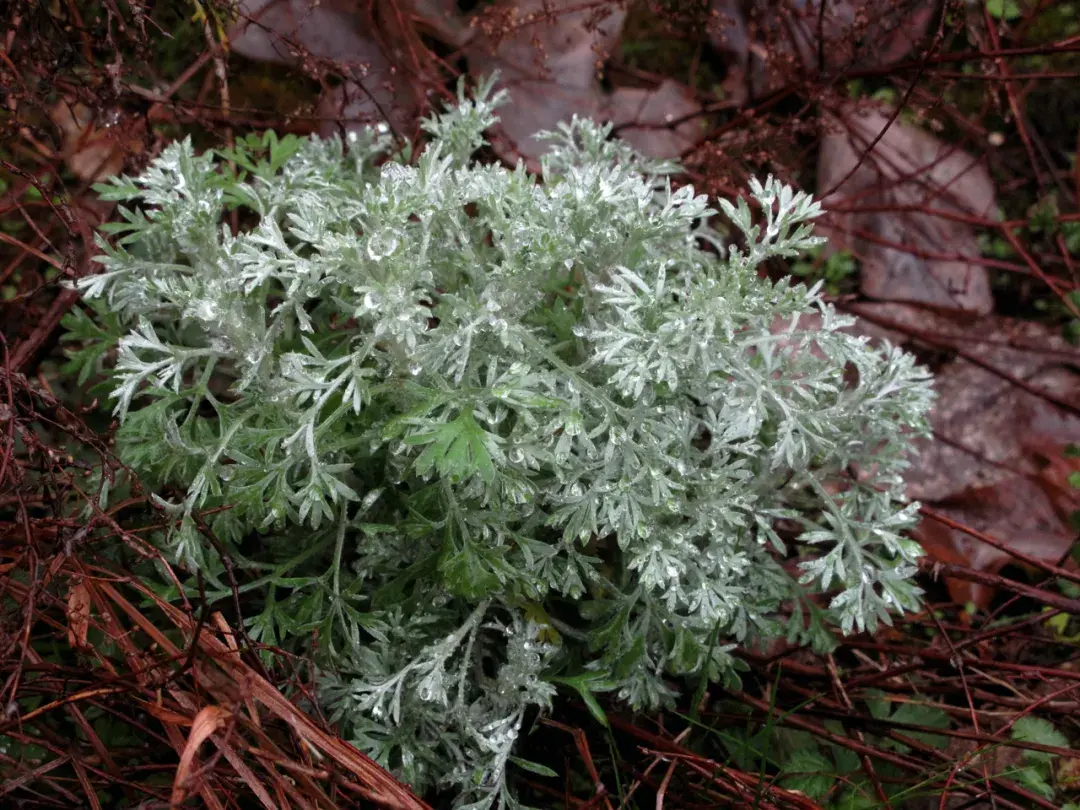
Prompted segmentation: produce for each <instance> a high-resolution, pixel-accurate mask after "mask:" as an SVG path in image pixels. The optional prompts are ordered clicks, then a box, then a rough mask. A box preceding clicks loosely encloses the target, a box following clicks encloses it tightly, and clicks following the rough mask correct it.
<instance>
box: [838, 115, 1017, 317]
mask: <svg viewBox="0 0 1080 810" xmlns="http://www.w3.org/2000/svg"><path fill="white" fill-rule="evenodd" d="M825 124H826V127H827V131H826V132H825V134H824V135H823V137H822V142H821V150H820V152H819V155H818V195H819V197H820V198H821V202H822V206H823V207H824V208H825V210H826V211H827V212H828V216H827V217H826V218H825V219H824V220H823V221H822V225H821V226H820V227H819V228H818V232H819V233H820V234H821V235H822V236H826V237H828V238H829V247H828V249H829V250H830V251H838V250H843V249H849V250H851V251H852V252H853V253H854V254H855V255H856V256H857V257H858V258H859V259H860V262H861V263H860V282H861V287H862V292H863V293H864V294H865V295H866V296H868V297H870V298H876V299H880V300H886V301H909V302H916V303H921V304H926V305H929V306H933V307H938V308H941V309H956V310H963V311H967V312H974V313H977V314H986V313H989V312H990V311H991V310H992V309H993V305H994V302H993V298H992V296H991V292H990V281H989V278H988V276H987V273H986V269H985V268H984V267H982V266H981V265H979V264H976V263H974V262H972V261H970V260H968V258H967V257H977V256H978V255H979V247H978V244H977V242H976V238H975V232H974V230H973V229H972V227H971V226H969V225H967V224H965V223H963V222H959V221H956V220H955V219H947V218H945V217H942V216H940V215H937V214H936V213H934V212H935V211H941V212H945V213H947V214H949V213H954V214H966V215H972V216H977V217H988V218H992V217H994V216H996V210H997V205H996V195H995V190H994V184H993V182H992V181H991V179H990V175H989V173H988V172H987V170H986V168H985V167H984V166H983V165H982V164H981V163H980V162H979V161H978V160H976V159H975V158H973V157H972V156H971V155H968V154H967V153H966V152H963V151H961V150H960V149H958V148H956V147H953V146H949V145H947V144H945V143H943V142H942V141H939V140H938V139H937V138H935V137H934V136H933V135H930V134H929V133H927V132H924V131H922V130H921V129H918V128H917V127H914V126H911V125H909V124H905V123H902V122H900V121H899V120H896V121H893V122H892V123H891V124H890V114H889V112H888V111H884V110H876V109H865V108H856V107H855V106H853V105H852V106H848V107H847V108H846V109H844V110H843V111H842V112H841V113H840V114H839V116H838V117H828V118H827V119H826V121H825ZM882 133H884V134H883V135H882ZM879 136H881V137H880V140H877V139H878V138H879ZM875 140H876V143H875ZM871 144H874V146H873V149H870V146H871ZM867 150H869V154H866V153H867ZM890 209H893V210H890ZM919 209H926V210H927V211H929V213H926V212H924V211H921V210H919Z"/></svg>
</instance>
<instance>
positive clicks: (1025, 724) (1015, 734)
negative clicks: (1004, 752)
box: [1011, 715, 1070, 762]
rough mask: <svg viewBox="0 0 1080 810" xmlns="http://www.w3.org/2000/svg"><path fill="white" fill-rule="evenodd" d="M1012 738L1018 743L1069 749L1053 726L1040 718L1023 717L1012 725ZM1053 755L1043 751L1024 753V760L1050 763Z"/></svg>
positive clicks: (1065, 739)
mask: <svg viewBox="0 0 1080 810" xmlns="http://www.w3.org/2000/svg"><path fill="white" fill-rule="evenodd" d="M1011 734H1012V738H1013V739H1014V740H1019V741H1020V742H1031V743H1038V744H1039V745H1052V746H1054V747H1055V748H1069V747H1070V746H1069V740H1068V738H1067V737H1066V736H1065V735H1064V734H1062V733H1061V732H1060V731H1058V730H1057V729H1056V728H1055V727H1054V724H1053V723H1051V722H1050V721H1049V720H1046V719H1045V718H1042V717H1034V716H1032V715H1025V716H1023V717H1021V718H1020V719H1019V720H1017V721H1016V722H1015V723H1013V727H1012V731H1011ZM1054 756H1055V755H1054V754H1049V753H1046V752H1043V751H1024V758H1025V759H1028V760H1030V761H1032V762H1050V761H1051V760H1052V759H1053V758H1054Z"/></svg>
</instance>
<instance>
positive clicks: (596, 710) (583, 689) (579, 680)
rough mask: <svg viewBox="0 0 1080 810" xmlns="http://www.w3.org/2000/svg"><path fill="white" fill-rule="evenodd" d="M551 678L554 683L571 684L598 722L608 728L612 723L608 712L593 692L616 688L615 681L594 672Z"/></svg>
mask: <svg viewBox="0 0 1080 810" xmlns="http://www.w3.org/2000/svg"><path fill="white" fill-rule="evenodd" d="M551 680H552V682H553V683H557V684H562V685H563V686H569V687H570V688H571V689H573V690H574V691H575V692H577V693H578V696H579V697H580V698H581V699H582V701H583V702H584V703H585V707H586V708H587V709H588V710H589V713H590V714H591V715H592V716H593V718H594V719H595V720H596V722H598V723H599V724H600V725H602V726H603V727H604V728H608V726H609V725H610V724H609V722H608V719H607V714H605V713H604V709H603V707H602V706H601V705H600V702H599V701H598V700H597V699H596V696H595V695H594V694H593V693H594V692H607V691H610V690H611V689H613V688H614V684H613V683H611V682H610V681H607V680H605V679H604V677H603V676H602V675H598V674H596V673H593V672H586V673H583V674H581V675H575V676H574V677H572V678H565V677H564V678H552V679H551Z"/></svg>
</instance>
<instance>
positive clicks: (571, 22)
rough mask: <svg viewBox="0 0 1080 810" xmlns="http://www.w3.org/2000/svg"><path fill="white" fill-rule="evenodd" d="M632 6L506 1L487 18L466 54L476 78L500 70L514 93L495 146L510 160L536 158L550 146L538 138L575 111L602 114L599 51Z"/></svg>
mask: <svg viewBox="0 0 1080 810" xmlns="http://www.w3.org/2000/svg"><path fill="white" fill-rule="evenodd" d="M625 18H626V11H625V9H623V8H621V7H619V6H616V5H612V6H610V7H607V8H604V9H600V10H596V9H594V8H588V7H586V8H585V9H584V10H582V6H581V4H579V3H576V2H574V0H552V1H551V2H547V0H501V2H497V3H496V4H495V5H494V6H492V7H491V8H490V9H489V11H488V12H487V14H485V15H484V16H483V17H481V18H480V21H481V23H482V25H481V30H482V33H481V34H480V35H478V36H476V37H474V39H473V41H472V42H471V43H470V44H469V46H468V48H467V49H466V51H465V54H466V58H467V59H468V62H469V71H470V72H471V73H472V74H473V75H474V76H479V75H488V74H490V73H492V72H494V71H498V72H499V87H502V88H506V89H507V90H509V91H510V98H509V100H508V102H507V103H506V104H505V105H504V106H503V107H502V109H501V110H500V118H501V120H500V122H499V125H498V126H497V127H496V130H497V134H498V137H497V139H496V140H495V141H494V142H493V146H494V147H495V148H496V150H498V151H499V152H500V154H501V155H502V156H503V157H504V158H507V159H510V160H513V159H514V158H516V157H517V156H521V157H523V158H525V159H526V160H535V159H537V158H539V157H540V156H541V155H543V154H544V153H545V152H546V151H547V149H548V148H549V147H548V145H547V144H545V143H543V142H542V141H539V140H537V139H536V138H535V137H534V136H535V135H536V134H537V133H538V132H540V131H542V130H551V129H554V128H555V125H556V124H558V123H559V122H560V121H569V120H570V118H571V117H573V116H574V115H575V114H577V115H579V116H581V117H583V118H600V117H602V111H603V107H604V101H605V99H604V92H603V89H602V88H601V86H600V82H599V80H598V79H597V70H596V67H597V61H598V60H599V59H600V54H602V53H610V52H611V51H612V50H613V49H614V47H615V45H616V43H617V42H618V40H619V34H620V33H621V31H622V25H623V21H624V20H625Z"/></svg>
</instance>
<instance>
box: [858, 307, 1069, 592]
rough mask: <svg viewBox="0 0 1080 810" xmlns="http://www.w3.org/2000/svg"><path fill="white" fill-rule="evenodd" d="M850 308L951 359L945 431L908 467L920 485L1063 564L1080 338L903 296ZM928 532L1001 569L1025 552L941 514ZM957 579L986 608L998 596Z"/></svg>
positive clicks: (923, 444)
mask: <svg viewBox="0 0 1080 810" xmlns="http://www.w3.org/2000/svg"><path fill="white" fill-rule="evenodd" d="M848 309H849V310H850V311H851V312H853V313H854V314H856V315H857V316H859V328H860V330H861V331H862V332H863V333H865V334H869V335H871V336H872V337H874V338H880V337H887V338H889V339H890V340H891V341H892V342H894V343H898V344H902V345H906V346H907V348H909V349H916V350H922V351H927V350H930V351H933V352H936V353H937V354H938V355H939V356H941V357H944V358H947V359H946V361H945V362H944V363H943V364H942V365H941V366H940V367H939V368H937V369H935V376H934V388H935V391H936V393H937V401H936V402H935V404H934V408H933V410H932V411H931V414H930V420H931V425H932V427H933V429H934V437H933V438H932V439H929V440H920V441H919V442H918V455H917V456H916V457H915V458H914V459H913V466H912V468H911V469H910V470H909V471H908V472H907V474H906V475H905V481H906V483H907V490H908V494H909V495H910V496H911V497H912V498H915V499H918V500H920V501H923V502H926V503H929V504H932V505H933V507H934V509H935V510H936V511H937V512H940V513H941V514H943V515H945V516H946V517H949V518H951V519H953V520H955V521H959V522H960V523H963V524H965V525H967V526H970V527H971V528H973V529H976V530H978V531H981V532H983V533H985V534H989V535H991V536H993V537H995V538H997V539H998V540H1000V541H1002V542H1003V543H1004V544H1005V545H1006V546H1008V547H1009V548H1010V549H1012V550H1014V551H1017V552H1020V553H1023V554H1027V555H1028V556H1030V557H1033V558H1035V559H1037V560H1040V561H1042V562H1046V563H1058V562H1059V561H1060V560H1061V559H1062V557H1064V556H1065V555H1066V554H1067V552H1068V551H1069V549H1070V548H1071V546H1072V544H1073V542H1074V540H1075V539H1076V532H1075V531H1074V530H1073V529H1072V526H1071V523H1070V516H1071V514H1072V513H1073V512H1075V511H1076V510H1077V509H1080V491H1078V490H1076V489H1075V488H1073V487H1072V486H1071V485H1070V484H1069V476H1070V475H1071V474H1072V473H1073V472H1075V471H1077V470H1080V463H1078V462H1080V460H1078V459H1075V458H1071V457H1067V456H1066V455H1065V448H1066V446H1067V445H1068V444H1070V443H1078V442H1080V415H1078V411H1080V376H1078V375H1077V374H1076V373H1075V372H1074V371H1073V368H1074V367H1080V349H1077V348H1076V347H1074V346H1071V345H1070V344H1069V343H1068V342H1067V341H1066V340H1064V338H1062V337H1061V336H1060V335H1058V334H1055V333H1054V332H1052V331H1050V330H1049V329H1047V328H1046V327H1044V326H1042V325H1040V324H1037V323H1033V322H1030V321H1019V320H1013V319H1009V318H1002V317H996V316H986V317H982V318H973V317H971V316H962V315H960V314H957V313H942V312H933V311H930V310H927V309H923V308H920V307H915V306H910V305H906V304H895V303H890V304H882V303H877V304H875V303H858V304H851V305H849V306H848ZM1048 398H1049V399H1048ZM1054 400H1056V401H1054ZM916 536H917V537H918V539H919V541H920V542H921V543H922V544H923V547H924V548H925V549H926V551H927V553H928V554H929V555H930V556H931V557H933V558H934V559H937V560H939V561H942V562H951V563H959V564H961V565H965V566H968V567H970V568H974V569H976V570H979V571H988V572H990V573H998V572H999V571H1000V570H1001V569H1002V568H1003V567H1004V566H1006V565H1013V564H1016V563H1017V561H1016V559H1015V558H1014V557H1012V556H1011V555H1010V554H1008V553H1007V552H1006V551H1002V550H1001V549H997V548H994V547H993V546H991V545H989V544H987V543H984V542H982V541H980V540H978V539H977V538H975V537H972V536H971V535H968V534H966V533H964V532H963V531H960V530H958V529H955V528H951V527H948V526H946V525H944V524H942V523H940V522H938V521H935V520H933V519H931V518H926V519H924V520H923V521H922V523H921V524H920V526H919V529H918V530H917V533H916ZM1021 567H1024V566H1021ZM947 585H948V587H949V592H950V595H951V597H952V598H953V599H954V600H955V601H957V602H959V603H961V604H964V603H966V602H969V601H970V602H974V603H975V604H976V605H977V606H978V607H980V608H982V607H986V605H987V604H989V601H990V599H992V597H993V591H992V590H991V589H989V588H987V587H986V586H983V585H978V584H974V583H969V582H961V581H959V580H947Z"/></svg>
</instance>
